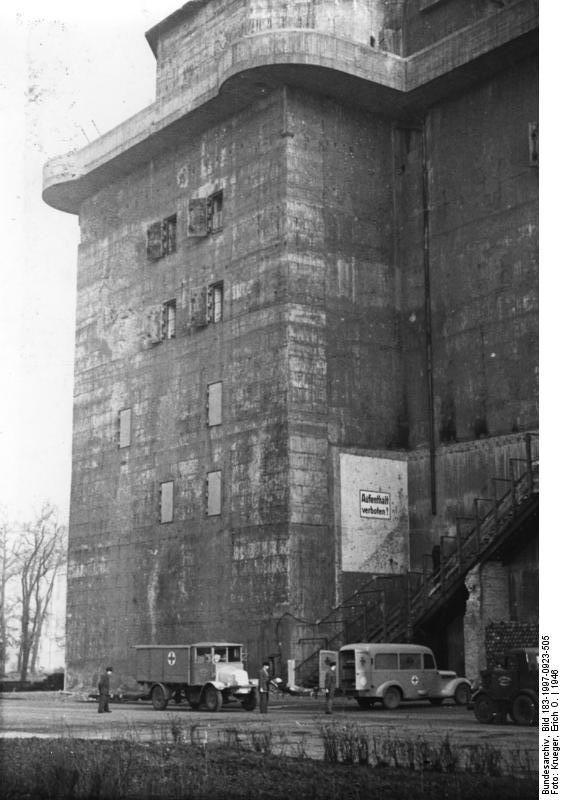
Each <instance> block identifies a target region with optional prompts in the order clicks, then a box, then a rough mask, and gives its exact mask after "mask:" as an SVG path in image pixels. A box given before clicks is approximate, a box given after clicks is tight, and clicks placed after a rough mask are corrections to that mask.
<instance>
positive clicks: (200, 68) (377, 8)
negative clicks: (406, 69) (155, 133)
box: [156, 0, 399, 99]
mask: <svg viewBox="0 0 561 800" xmlns="http://www.w3.org/2000/svg"><path fill="white" fill-rule="evenodd" d="M395 16H396V15H395V13H394V14H392V13H391V10H390V9H388V4H387V3H385V2H381V0H375V1H374V2H373V1H372V0H280V1H279V0H234V2H231V0H210V1H209V2H207V3H205V4H203V5H202V6H200V7H198V8H196V9H194V10H189V9H186V10H185V12H184V16H183V19H181V18H178V20H177V22H176V23H175V24H174V25H173V26H170V27H164V28H163V29H162V31H161V33H160V35H159V40H158V44H157V79H156V94H157V97H158V98H160V99H164V98H165V97H167V96H169V95H170V94H172V93H173V92H176V91H178V90H179V91H182V90H186V89H188V88H189V86H191V85H194V84H199V85H200V86H203V87H204V85H205V83H206V85H207V87H208V88H211V87H212V85H213V84H212V82H213V80H214V77H215V61H216V59H217V58H219V57H220V55H221V54H222V53H223V51H224V50H225V48H227V47H228V46H230V45H231V44H232V43H233V42H235V41H236V40H238V39H241V38H242V37H244V36H251V35H252V34H256V33H265V32H267V31H274V30H281V29H295V28H302V29H310V30H316V31H318V32H320V33H326V34H330V35H333V36H337V37H339V38H343V39H349V40H352V41H355V42H359V43H360V44H362V45H364V46H365V47H375V48H378V49H380V48H381V49H385V50H391V51H394V50H395V48H396V46H397V45H396V43H397V42H398V41H399V32H394V31H393V29H392V30H390V28H389V27H388V26H389V25H392V24H395V22H392V20H394V18H395ZM390 17H391V19H390Z"/></svg>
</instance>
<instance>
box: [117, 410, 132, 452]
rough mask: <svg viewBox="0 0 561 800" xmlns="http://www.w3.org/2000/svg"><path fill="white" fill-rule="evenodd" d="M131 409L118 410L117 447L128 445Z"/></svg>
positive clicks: (129, 441) (129, 440)
mask: <svg viewBox="0 0 561 800" xmlns="http://www.w3.org/2000/svg"><path fill="white" fill-rule="evenodd" d="M131 422H132V411H131V409H130V408H123V409H122V410H121V411H119V447H130V443H131Z"/></svg>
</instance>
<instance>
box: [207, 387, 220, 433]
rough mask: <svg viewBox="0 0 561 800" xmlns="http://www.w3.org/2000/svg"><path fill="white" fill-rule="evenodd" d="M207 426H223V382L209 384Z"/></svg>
mask: <svg viewBox="0 0 561 800" xmlns="http://www.w3.org/2000/svg"><path fill="white" fill-rule="evenodd" d="M207 415H208V416H207V424H208V426H209V428H212V427H213V426H215V425H222V382H218V383H209V385H208V388H207Z"/></svg>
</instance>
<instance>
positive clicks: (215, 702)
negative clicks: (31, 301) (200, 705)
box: [204, 686, 222, 711]
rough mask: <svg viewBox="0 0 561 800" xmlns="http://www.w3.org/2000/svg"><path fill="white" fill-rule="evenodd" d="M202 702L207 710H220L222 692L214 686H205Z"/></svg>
mask: <svg viewBox="0 0 561 800" xmlns="http://www.w3.org/2000/svg"><path fill="white" fill-rule="evenodd" d="M204 703H205V706H206V707H207V709H208V710H209V711H220V709H221V708H222V692H219V691H218V689H215V688H214V686H207V687H206V689H205V694H204Z"/></svg>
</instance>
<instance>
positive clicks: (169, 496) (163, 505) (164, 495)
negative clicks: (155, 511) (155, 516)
mask: <svg viewBox="0 0 561 800" xmlns="http://www.w3.org/2000/svg"><path fill="white" fill-rule="evenodd" d="M160 522H161V523H165V522H173V481H165V482H164V483H161V484H160Z"/></svg>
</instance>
